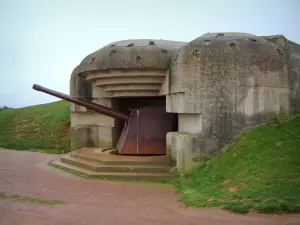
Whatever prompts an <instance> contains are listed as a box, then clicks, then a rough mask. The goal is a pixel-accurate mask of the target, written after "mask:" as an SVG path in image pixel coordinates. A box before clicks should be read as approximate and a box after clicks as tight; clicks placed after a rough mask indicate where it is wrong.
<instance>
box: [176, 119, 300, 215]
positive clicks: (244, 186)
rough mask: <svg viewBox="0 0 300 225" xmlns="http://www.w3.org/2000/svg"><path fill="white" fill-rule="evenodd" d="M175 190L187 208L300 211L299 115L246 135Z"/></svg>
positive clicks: (197, 170) (262, 211)
mask: <svg viewBox="0 0 300 225" xmlns="http://www.w3.org/2000/svg"><path fill="white" fill-rule="evenodd" d="M176 187H177V191H178V192H179V193H180V194H181V200H182V201H183V202H184V203H185V204H186V205H187V206H196V207H222V208H224V209H228V210H231V211H234V212H239V213H247V212H249V210H250V209H252V210H255V211H258V212H260V213H273V212H276V213H278V212H288V213H294V212H300V116H299V115H298V116H295V117H293V118H291V119H289V120H287V121H282V122H277V123H272V124H268V125H263V126H260V127H258V128H256V129H254V130H252V131H248V132H245V133H244V134H243V135H242V136H241V137H240V138H239V139H238V140H237V141H236V142H235V143H234V144H232V145H231V146H230V147H228V148H227V149H226V151H224V152H223V153H222V154H220V155H218V156H216V157H215V158H213V159H212V160H209V161H208V162H205V163H202V164H201V165H199V166H198V167H195V168H193V169H192V170H191V171H190V172H189V173H188V174H187V175H186V176H184V177H183V179H182V180H181V181H180V182H178V183H177V184H176Z"/></svg>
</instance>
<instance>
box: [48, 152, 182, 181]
mask: <svg viewBox="0 0 300 225" xmlns="http://www.w3.org/2000/svg"><path fill="white" fill-rule="evenodd" d="M116 153H117V151H116V150H115V149H95V148H83V149H79V150H76V151H73V152H71V153H69V154H67V155H63V156H61V157H60V158H59V159H57V160H55V161H52V162H51V163H50V165H51V166H54V167H59V168H62V169H67V170H72V171H76V172H79V173H81V174H83V175H85V176H88V177H91V178H112V179H113V178H117V179H126V180H129V179H130V180H159V181H169V180H172V179H174V178H175V177H176V174H175V173H172V172H170V170H171V169H172V167H173V162H172V161H171V159H170V158H168V157H167V156H124V155H118V154H116Z"/></svg>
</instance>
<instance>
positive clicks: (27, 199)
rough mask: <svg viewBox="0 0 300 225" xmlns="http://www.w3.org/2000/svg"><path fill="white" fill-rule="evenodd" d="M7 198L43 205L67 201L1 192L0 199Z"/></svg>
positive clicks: (59, 203)
mask: <svg viewBox="0 0 300 225" xmlns="http://www.w3.org/2000/svg"><path fill="white" fill-rule="evenodd" d="M5 199H11V200H14V201H18V202H27V203H35V204H43V205H61V204H64V203H65V202H64V201H61V200H45V199H38V198H33V197H29V196H20V195H10V194H6V193H4V192H0V200H5Z"/></svg>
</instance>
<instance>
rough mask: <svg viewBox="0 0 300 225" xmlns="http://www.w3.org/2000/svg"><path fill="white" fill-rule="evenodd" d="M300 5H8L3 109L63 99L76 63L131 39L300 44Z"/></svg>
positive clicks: (1, 1)
mask: <svg viewBox="0 0 300 225" xmlns="http://www.w3.org/2000/svg"><path fill="white" fill-rule="evenodd" d="M299 12H300V0H281V1H279V0H260V1H256V0H247V1H244V0H236V1H234V0H231V1H230V0H223V1H216V0H209V1H208V0H184V1H181V0H172V1H169V0H148V1H145V0H144V1H143V0H126V1H125V0H109V1H105V0H102V1H101V0H0V28H1V35H0V50H1V51H0V70H1V75H0V84H1V87H0V106H4V105H6V106H10V107H23V106H29V105H35V104H41V103H47V102H51V101H56V100H58V99H56V98H54V97H51V96H48V95H46V94H43V93H40V92H36V91H34V90H32V85H33V84H34V83H37V84H40V85H43V86H47V87H49V88H51V89H54V90H57V91H60V92H64V93H67V94H68V93H69V78H70V75H71V72H72V70H73V68H74V67H75V66H77V65H78V64H79V63H80V61H81V60H82V59H83V58H84V57H85V56H86V55H87V54H89V53H91V52H93V51H95V50H97V49H99V48H101V47H102V46H104V45H107V44H109V43H110V42H113V41H118V40H123V39H138V38H150V39H167V40H176V41H187V42H188V41H191V40H193V39H195V38H197V37H199V36H201V35H202V34H204V33H206V32H247V33H252V34H255V35H274V34H283V35H285V36H286V37H287V38H288V39H290V40H292V41H294V42H297V43H300V13H299Z"/></svg>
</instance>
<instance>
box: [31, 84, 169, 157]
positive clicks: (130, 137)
mask: <svg viewBox="0 0 300 225" xmlns="http://www.w3.org/2000/svg"><path fill="white" fill-rule="evenodd" d="M32 88H33V89H34V90H36V91H41V92H44V93H46V94H49V95H52V96H55V97H58V98H61V99H63V100H66V101H68V102H72V103H75V104H77V105H80V106H84V107H86V108H87V109H90V110H93V111H95V112H97V113H102V114H104V115H107V116H110V117H113V118H115V119H119V120H123V121H126V122H125V125H124V127H123V130H122V132H121V135H120V137H119V140H118V143H117V146H116V148H117V150H118V152H119V154H124V155H149V154H151V155H162V154H165V153H166V133H167V132H170V131H172V120H173V116H174V115H173V114H172V113H166V112H165V108H164V107H144V108H140V109H132V110H131V115H127V114H125V113H122V112H119V111H117V110H114V109H112V108H109V107H106V106H102V105H99V104H96V103H91V102H88V101H85V100H79V99H77V98H74V97H71V96H69V95H66V94H63V93H60V92H57V91H54V90H51V89H48V88H45V87H42V86H40V85H37V84H34V85H33V87H32Z"/></svg>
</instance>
